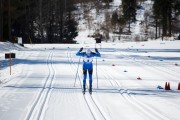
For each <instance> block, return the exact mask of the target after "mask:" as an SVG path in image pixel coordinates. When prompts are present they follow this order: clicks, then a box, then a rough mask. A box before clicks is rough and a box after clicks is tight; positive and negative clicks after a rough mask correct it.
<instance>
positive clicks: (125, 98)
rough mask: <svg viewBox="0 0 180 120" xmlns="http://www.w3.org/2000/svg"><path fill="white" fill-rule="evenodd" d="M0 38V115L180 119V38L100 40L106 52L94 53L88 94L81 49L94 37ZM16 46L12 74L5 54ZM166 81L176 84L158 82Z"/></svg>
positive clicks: (46, 119)
mask: <svg viewBox="0 0 180 120" xmlns="http://www.w3.org/2000/svg"><path fill="white" fill-rule="evenodd" d="M79 39H80V38H79ZM81 39H83V38H81ZM84 39H85V38H84ZM0 44H1V46H0V49H1V51H0V57H1V58H0V62H1V68H0V69H1V70H0V80H1V83H0V101H1V102H0V120H39V119H41V120H93V119H99V120H103V119H109V120H120V119H122V120H179V115H178V114H179V112H180V91H179V90H177V88H178V84H179V82H180V79H179V78H180V74H179V73H180V46H179V44H180V41H149V42H137V43H136V42H127V43H102V45H101V49H100V45H96V46H97V47H98V48H99V51H100V53H101V55H102V56H101V57H100V58H97V59H96V58H94V71H93V94H92V95H90V94H89V93H88V92H87V93H86V94H85V95H83V94H82V78H83V74H82V58H80V57H78V56H76V55H75V54H76V52H77V51H78V50H79V48H80V47H84V50H85V49H86V48H91V49H92V51H94V46H95V44H94V43H91V42H90V43H86V44H85V43H82V44H73V45H70V44H65V45H64V44H43V45H38V44H35V45H25V46H26V47H27V48H22V47H19V46H17V45H16V46H14V45H12V44H10V43H0ZM2 46H4V47H2ZM10 50H11V51H13V52H15V53H16V59H14V60H13V66H12V75H9V67H8V66H7V65H8V64H9V61H8V60H5V59H4V53H6V52H10ZM79 60H80V64H79V69H78V63H79ZM96 60H97V61H96ZM96 63H97V67H96ZM113 64H114V66H113ZM77 70H78V74H77ZM76 74H77V79H76V82H75V78H76ZM138 77H140V78H141V80H138V79H137V78H138ZM97 78H98V79H97ZM166 82H169V83H170V86H171V90H164V89H158V88H157V86H161V87H163V88H164V86H165V83H166ZM74 84H75V86H74Z"/></svg>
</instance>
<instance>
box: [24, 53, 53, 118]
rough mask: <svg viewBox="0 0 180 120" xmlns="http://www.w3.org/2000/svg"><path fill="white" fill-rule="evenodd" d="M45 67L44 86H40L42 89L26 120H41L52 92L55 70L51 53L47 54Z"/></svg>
mask: <svg viewBox="0 0 180 120" xmlns="http://www.w3.org/2000/svg"><path fill="white" fill-rule="evenodd" d="M47 67H48V70H49V74H48V76H47V78H46V80H45V82H44V85H43V86H42V89H41V90H40V92H39V94H38V95H37V98H36V99H35V101H34V103H33V105H32V106H31V108H30V110H29V113H28V115H27V117H26V120H43V117H44V113H45V108H46V105H47V102H48V100H49V97H50V94H51V92H52V87H53V82H54V77H55V69H54V67H53V53H49V56H48V58H47Z"/></svg>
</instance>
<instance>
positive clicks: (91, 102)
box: [67, 50, 108, 120]
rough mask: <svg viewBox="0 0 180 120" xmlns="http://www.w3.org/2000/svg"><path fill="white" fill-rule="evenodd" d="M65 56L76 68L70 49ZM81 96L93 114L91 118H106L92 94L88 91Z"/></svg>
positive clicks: (105, 119)
mask: <svg viewBox="0 0 180 120" xmlns="http://www.w3.org/2000/svg"><path fill="white" fill-rule="evenodd" d="M68 53H69V54H70V55H68ZM67 57H68V60H69V62H70V64H71V65H72V66H75V67H74V68H76V65H75V62H74V60H73V58H72V55H71V51H70V50H69V52H67ZM74 70H75V69H74ZM79 76H80V75H79V73H78V78H79V81H80V84H81V89H82V82H81V79H80V77H79ZM83 97H84V100H85V102H86V104H87V106H88V108H89V110H90V112H91V114H92V116H93V118H94V119H95V120H98V119H100V120H101V119H104V120H108V118H107V116H106V115H105V113H103V112H102V110H101V109H100V107H99V105H97V103H96V102H95V100H94V97H92V95H90V94H89V93H88V94H85V95H83ZM89 98H90V99H89ZM94 111H96V112H99V113H98V115H97V113H96V112H94ZM99 115H100V116H101V117H100V118H98V117H99Z"/></svg>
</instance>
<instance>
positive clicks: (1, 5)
mask: <svg viewBox="0 0 180 120" xmlns="http://www.w3.org/2000/svg"><path fill="white" fill-rule="evenodd" d="M3 9H4V0H0V41H3Z"/></svg>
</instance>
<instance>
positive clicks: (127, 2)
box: [122, 0, 136, 32]
mask: <svg viewBox="0 0 180 120" xmlns="http://www.w3.org/2000/svg"><path fill="white" fill-rule="evenodd" d="M122 7H123V17H124V19H125V20H126V21H128V25H129V27H128V28H129V30H128V32H131V26H130V24H131V22H135V21H136V0H122Z"/></svg>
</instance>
